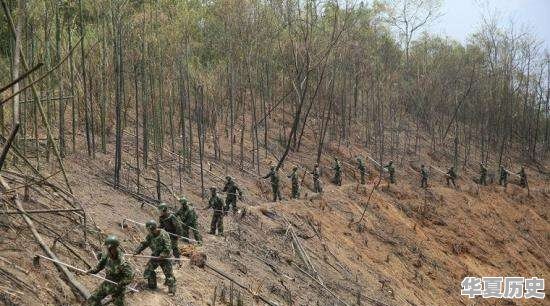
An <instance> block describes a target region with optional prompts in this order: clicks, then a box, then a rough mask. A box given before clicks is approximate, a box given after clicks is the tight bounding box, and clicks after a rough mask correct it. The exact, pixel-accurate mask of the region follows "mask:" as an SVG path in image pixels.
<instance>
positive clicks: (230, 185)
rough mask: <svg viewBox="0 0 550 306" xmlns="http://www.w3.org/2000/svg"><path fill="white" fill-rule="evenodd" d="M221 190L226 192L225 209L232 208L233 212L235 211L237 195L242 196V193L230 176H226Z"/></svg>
mask: <svg viewBox="0 0 550 306" xmlns="http://www.w3.org/2000/svg"><path fill="white" fill-rule="evenodd" d="M223 192H227V196H226V197H225V210H226V211H229V208H231V207H232V208H233V213H235V212H237V195H238V196H239V198H242V196H243V193H242V191H241V189H240V188H239V186H237V184H236V183H235V181H234V180H233V179H232V178H231V177H228V178H227V182H226V183H225V187H223Z"/></svg>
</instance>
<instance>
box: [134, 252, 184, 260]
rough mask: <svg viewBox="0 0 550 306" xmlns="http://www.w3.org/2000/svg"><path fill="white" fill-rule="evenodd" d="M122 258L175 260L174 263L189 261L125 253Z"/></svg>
mask: <svg viewBox="0 0 550 306" xmlns="http://www.w3.org/2000/svg"><path fill="white" fill-rule="evenodd" d="M124 256H129V257H137V258H151V259H165V260H175V261H190V259H189V258H175V257H168V258H164V257H159V256H149V255H139V254H130V253H126V254H124Z"/></svg>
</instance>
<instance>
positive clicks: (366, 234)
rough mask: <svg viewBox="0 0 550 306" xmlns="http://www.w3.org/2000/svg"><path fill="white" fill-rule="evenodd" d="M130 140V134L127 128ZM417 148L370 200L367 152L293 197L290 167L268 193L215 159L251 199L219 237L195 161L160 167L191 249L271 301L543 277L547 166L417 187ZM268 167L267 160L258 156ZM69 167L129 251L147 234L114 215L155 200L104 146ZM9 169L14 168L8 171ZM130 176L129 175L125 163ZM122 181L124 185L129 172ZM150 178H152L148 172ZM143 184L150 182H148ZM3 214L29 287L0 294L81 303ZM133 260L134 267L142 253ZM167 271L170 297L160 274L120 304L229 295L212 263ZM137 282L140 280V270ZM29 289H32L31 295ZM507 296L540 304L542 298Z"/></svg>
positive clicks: (460, 301) (102, 224)
mask: <svg viewBox="0 0 550 306" xmlns="http://www.w3.org/2000/svg"><path fill="white" fill-rule="evenodd" d="M127 141H128V143H131V139H130V138H128V139H127ZM125 144H126V142H125ZM346 151H347V152H346V153H339V151H338V149H337V147H334V148H332V149H330V148H329V152H332V154H333V155H334V156H339V157H340V158H341V160H343V161H344V162H346V163H352V162H353V160H352V159H350V158H349V156H348V155H349V154H353V156H355V155H357V154H368V152H367V151H364V150H363V149H361V148H360V147H355V146H354V147H349V148H346ZM125 153H127V154H125V155H124V159H125V160H126V159H127V160H128V162H130V161H131V158H132V156H131V153H130V152H125ZM308 156H309V154H308V150H307V149H304V150H303V152H302V153H299V152H298V153H293V154H292V155H291V160H294V161H303V162H302V163H301V165H303V166H305V167H307V168H309V169H311V167H312V165H311V161H310V159H309V158H308ZM419 156H421V157H422V161H423V162H424V163H426V164H430V163H432V162H433V161H432V160H431V159H430V158H429V157H428V154H426V153H422V154H420V155H419ZM165 158H167V156H165ZM419 159H420V157H419V158H415V159H411V160H408V159H406V158H403V159H402V160H401V161H400V162H399V163H398V167H397V185H392V186H391V187H390V188H389V189H387V186H386V183H385V181H382V183H381V184H380V186H379V187H378V188H377V189H376V190H375V191H374V193H373V195H372V198H371V199H370V201H369V203H368V205H365V204H366V203H367V201H368V198H369V194H370V192H371V190H372V188H373V187H374V185H376V184H377V182H378V175H377V172H376V168H375V167H374V166H373V164H369V165H368V166H369V167H368V168H369V171H370V173H371V175H370V177H369V180H368V182H367V184H366V185H365V186H359V185H358V184H357V183H356V180H355V179H354V176H355V174H353V173H352V172H351V171H350V166H347V165H346V166H345V176H344V183H343V185H342V186H341V187H337V186H334V185H332V184H330V183H329V180H330V175H331V171H329V170H328V169H329V168H330V164H329V160H328V159H327V162H326V163H323V168H324V170H323V181H324V182H325V193H323V194H322V195H321V196H319V195H316V194H314V193H312V192H311V191H310V189H309V188H310V187H312V186H311V185H312V183H311V178H310V177H309V176H305V179H304V185H303V186H302V198H301V199H299V200H288V195H289V193H290V184H289V182H288V179H286V178H285V179H283V181H284V183H283V186H284V187H283V194H284V196H285V197H286V198H287V199H285V200H284V201H282V202H279V203H276V204H272V203H271V202H269V199H270V197H271V195H270V194H269V192H270V188H269V185H268V182H267V180H262V179H258V177H257V176H255V175H252V171H250V170H247V171H246V172H243V171H239V170H238V168H236V167H230V166H229V165H228V164H227V163H223V164H222V163H219V162H217V161H215V160H214V159H211V160H210V162H211V165H212V172H205V181H206V186H210V185H216V186H219V187H221V186H220V184H221V183H220V179H219V178H217V177H216V176H220V177H223V176H224V175H225V174H226V173H227V174H231V175H232V176H233V177H234V178H235V179H236V181H237V182H238V183H239V184H240V186H241V187H242V188H243V190H244V192H245V201H244V203H242V202H240V203H239V204H240V205H241V207H243V208H245V209H246V210H245V212H244V213H243V214H241V215H235V216H234V215H231V214H230V215H229V216H228V217H226V218H225V221H224V222H225V229H226V230H225V236H224V237H218V236H212V235H208V234H206V232H207V231H208V229H209V224H210V212H209V211H204V210H202V208H204V207H205V205H206V204H205V201H204V200H201V198H200V179H198V178H199V174H198V172H197V171H198V167H195V166H194V167H193V170H194V171H193V173H192V176H188V175H184V176H183V183H182V186H183V188H182V190H179V182H178V179H177V178H175V177H174V172H173V171H174V167H175V166H174V167H171V166H170V163H163V164H162V167H161V168H162V175H161V177H162V180H163V183H164V184H165V185H166V186H168V187H169V188H170V189H171V190H173V191H174V193H176V194H178V195H179V194H183V195H185V196H186V197H188V199H190V201H191V202H192V203H193V204H194V205H195V207H196V208H197V212H198V213H199V219H200V229H201V231H202V232H203V233H205V234H204V237H205V243H204V246H198V247H196V249H195V251H200V252H204V253H205V254H206V255H207V258H208V259H207V262H208V263H209V264H210V265H212V266H214V267H217V268H218V269H220V270H222V271H224V272H225V273H227V274H228V275H230V276H231V277H233V278H234V279H236V280H237V281H239V282H240V283H241V284H245V286H248V287H249V288H250V290H252V291H254V292H258V293H261V294H262V295H263V296H266V297H268V298H269V299H270V300H272V301H274V302H276V303H277V304H278V305H290V304H292V305H333V304H334V305H338V304H339V303H346V304H347V305H443V304H447V305H471V303H472V301H471V300H468V299H467V298H465V297H460V295H459V293H460V281H461V280H462V279H463V278H464V277H465V276H489V275H502V276H515V275H521V276H526V277H527V276H538V277H542V278H547V277H548V272H549V264H550V262H549V260H548V254H547V251H546V250H547V249H548V246H549V245H550V241H549V239H550V238H549V236H548V233H549V231H550V224H549V220H548V204H549V203H550V200H549V197H550V190H549V189H548V186H549V185H548V177H547V176H544V175H542V174H540V173H539V172H538V171H537V170H535V169H534V168H532V167H529V168H528V172H529V175H530V181H529V182H530V195H527V191H526V190H524V189H521V188H520V187H519V186H517V185H516V184H514V183H511V184H509V185H508V188H507V189H506V190H503V188H502V187H500V186H496V185H495V184H492V185H490V186H487V187H478V186H477V185H475V184H474V183H473V182H472V181H471V180H470V179H469V177H472V176H474V175H475V173H473V172H472V171H471V170H467V171H465V172H463V173H461V174H460V179H459V180H458V185H459V189H458V190H454V189H452V188H448V187H446V186H445V184H444V178H443V177H442V176H441V175H438V174H437V172H435V171H433V172H432V178H431V180H430V182H429V184H430V187H429V188H428V189H427V190H426V191H424V190H422V189H420V188H418V186H419V183H418V173H417V169H418V168H419V167H418V165H419V163H420V161H419ZM266 162H267V161H266ZM434 163H435V162H434ZM439 163H441V159H439ZM287 164H292V163H287ZM267 166H268V164H267V163H266V164H265V166H263V167H262V169H267ZM65 167H66V169H67V170H68V176H69V178H70V184H71V186H72V189H73V191H74V195H75V198H76V199H78V202H79V203H80V204H81V205H82V207H83V209H84V210H85V211H86V214H87V216H88V220H89V221H88V222H90V223H91V224H93V225H94V226H95V227H96V230H97V231H99V232H101V234H98V233H95V232H94V231H93V230H90V231H89V234H88V237H89V238H88V239H89V240H88V242H89V244H90V247H91V249H93V250H94V252H99V251H101V247H100V246H101V240H102V239H103V238H102V237H104V235H105V234H111V233H113V234H116V235H118V236H119V237H121V239H122V241H123V242H122V246H123V247H124V248H125V249H126V250H127V251H130V250H133V249H134V248H135V247H136V245H137V244H138V243H139V241H140V239H142V238H143V237H144V229H143V228H140V227H139V226H136V225H134V224H131V223H128V222H126V224H128V226H126V227H125V228H122V227H121V223H122V221H123V218H129V219H133V220H137V221H140V222H144V221H146V220H148V219H151V218H156V216H157V212H156V209H155V208H153V207H150V206H149V205H142V203H141V201H138V200H137V199H135V198H134V197H132V196H130V195H128V194H127V193H125V192H123V191H119V190H115V189H114V188H113V187H112V186H110V184H108V183H107V182H108V181H109V180H110V179H111V178H110V173H111V168H112V166H111V156H109V155H103V154H96V158H95V159H90V158H88V157H87V156H85V155H82V154H73V155H71V156H69V157H68V158H66V159H65ZM222 167H227V172H226V171H220V169H222ZM288 169H289V167H288V166H287V167H285V169H283V170H281V171H280V174H281V177H283V174H285V175H286V173H287V172H289V170H288ZM149 172H150V173H149ZM123 173H124V172H123ZM142 175H143V176H145V177H147V176H150V177H154V171H153V170H152V169H150V170H149V171H148V173H144V174H142ZM7 177H8V178H9V177H11V176H10V174H8V175H7ZM128 177H130V178H131V177H132V176H131V175H130V174H129V173H128ZM53 180H54V181H55V177H54V179H53ZM142 180H143V179H142ZM122 184H123V185H124V184H126V178H125V176H124V175H123V179H122ZM145 184H146V185H149V187H154V184H153V183H151V182H148V181H147V180H145ZM41 188H45V189H47V188H48V187H47V186H42V187H41ZM142 188H143V189H144V190H147V189H146V187H145V186H142ZM162 189H163V194H162V196H163V199H165V201H167V202H168V203H170V205H171V206H172V207H174V208H176V204H175V203H176V201H175V200H174V199H173V198H172V197H171V196H170V195H169V192H168V189H167V188H165V187H163V188H162ZM39 190H41V189H38V188H37V189H36V190H34V191H33V190H32V189H31V190H30V199H29V201H26V202H25V208H26V209H35V208H38V207H39V206H40V205H42V206H48V207H54V206H60V204H59V203H60V199H59V198H56V193H52V195H51V196H50V195H49V194H47V193H44V192H42V195H41V194H39V193H37V191H39ZM151 192H152V190H151V191H145V193H151ZM152 193H154V192H152ZM11 195H12V194H10V193H7V194H4V195H3V198H4V203H5V205H7V206H5V207H9V205H10V201H9V200H8V199H9V197H10V196H11ZM50 197H51V198H50ZM7 198H8V199H7ZM48 198H50V200H49V202H47V199H48ZM40 203H41V204H40ZM363 212H364V216H363V218H362V219H361V216H362V214H363ZM35 216H36V215H35ZM37 218H38V220H41V222H44V223H45V224H47V225H49V226H51V227H53V228H54V229H55V230H59V232H64V233H65V235H66V238H65V237H63V238H61V241H63V240H65V241H66V242H65V243H67V244H69V245H70V246H72V249H73V251H75V252H76V253H78V254H79V256H80V257H81V258H83V260H85V261H87V262H88V263H90V264H93V263H94V262H95V261H94V259H93V255H92V253H93V252H90V251H86V250H85V248H83V245H82V243H81V241H80V240H81V237H82V236H81V234H79V233H78V231H76V230H75V231H73V230H72V228H71V230H69V228H68V227H67V226H68V225H67V224H65V223H64V222H68V221H66V220H65V219H64V218H62V217H60V216H56V215H54V216H46V215H40V216H39V217H37ZM90 220H93V221H90ZM2 225H3V227H4V228H5V232H6V235H4V236H3V238H2V250H3V251H2V255H1V256H2V263H1V265H2V271H6V270H7V271H10V273H13V274H15V275H16V276H17V277H18V278H19V279H21V280H22V281H23V282H24V283H26V284H28V285H30V288H33V289H32V290H31V289H30V288H26V287H25V286H24V285H22V284H21V285H17V284H15V283H12V282H11V281H9V280H8V283H3V284H2V288H5V287H6V286H8V288H14V285H15V288H16V290H13V291H9V290H11V289H7V288H6V289H5V290H4V291H3V293H2V298H3V300H4V302H5V303H6V304H7V305H43V303H46V304H48V305H59V304H70V305H73V304H76V303H77V301H76V300H75V297H74V296H73V295H72V294H71V293H70V290H68V289H67V287H66V285H64V284H63V282H62V281H60V280H59V279H58V273H57V272H56V271H55V269H54V268H53V266H52V265H51V264H50V263H47V262H45V261H43V260H42V261H41V263H40V266H39V267H36V266H33V265H32V258H33V256H34V255H35V254H41V250H40V248H39V247H38V246H37V245H36V244H35V243H34V241H33V239H32V236H30V233H29V231H28V228H26V227H25V226H24V225H23V223H22V221H21V219H20V218H19V217H17V216H10V217H9V218H8V219H6V218H4V219H3V222H2ZM39 229H40V231H41V232H42V233H43V235H44V236H45V239H46V240H47V241H48V243H49V244H52V243H53V244H54V245H55V244H56V243H54V242H53V240H54V237H55V236H51V234H50V233H47V232H45V231H47V229H46V228H45V227H41V226H39ZM292 232H293V233H295V236H293V235H292ZM292 237H295V238H296V239H298V240H299V241H300V243H301V245H302V246H303V249H304V250H305V252H306V254H307V256H308V257H309V260H310V261H311V264H312V266H313V267H314V269H315V270H316V272H317V275H316V276H313V275H311V274H310V276H308V275H307V274H309V273H312V272H311V271H308V267H307V266H306V265H305V264H304V262H303V261H302V260H301V259H300V257H299V256H298V255H297V250H296V244H295V243H293V238H292ZM183 245H184V244H183V243H181V246H182V247H183ZM78 246H80V247H78ZM55 249H56V252H58V253H57V254H58V256H59V257H60V259H62V260H64V261H67V262H69V263H72V264H74V265H76V266H79V267H83V262H82V261H81V260H78V259H76V257H75V255H74V254H71V253H70V252H69V251H68V249H67V248H63V247H62V246H59V245H57V246H56V247H55ZM130 260H131V262H132V264H133V266H134V267H135V269H136V271H138V275H139V276H141V272H142V271H143V267H144V265H145V261H144V260H142V259H138V260H135V259H134V258H132V259H130ZM13 264H15V265H13ZM21 269H23V270H24V271H25V273H22V270H21ZM20 270H21V271H20ZM308 272H309V273H308ZM175 273H176V278H177V281H178V293H177V295H176V296H175V297H170V296H168V295H167V292H166V288H165V287H163V286H161V287H160V288H161V289H159V290H158V291H157V292H149V291H147V290H145V291H142V292H140V293H137V294H129V298H128V300H129V305H182V304H183V305H208V304H211V303H212V299H213V297H214V291H215V290H216V292H217V303H218V304H219V303H220V300H221V299H222V297H221V291H222V288H223V290H224V292H225V298H226V300H228V301H229V298H230V297H229V296H230V291H231V289H230V288H231V285H230V282H229V281H227V280H226V279H223V278H221V277H220V276H219V275H217V274H216V273H214V272H213V271H212V270H210V269H207V268H205V269H201V268H198V267H195V266H191V265H189V264H188V263H185V264H183V266H182V267H180V268H178V269H177V270H176V272H175ZM306 273H307V274H306ZM312 277H313V278H312ZM77 278H78V280H79V281H81V282H82V283H83V284H85V285H86V287H88V288H89V289H92V288H93V287H94V286H96V285H97V284H98V282H97V280H96V279H93V278H90V277H86V276H77ZM314 279H315V280H314ZM135 282H144V280H143V279H142V278H141V277H136V279H135ZM233 288H234V300H235V301H236V296H237V292H239V294H240V295H241V296H242V298H243V299H244V302H245V303H244V304H245V305H249V304H251V303H252V302H251V295H250V294H249V293H247V292H245V291H243V290H239V288H237V286H236V285H233ZM28 291H31V292H34V293H33V294H28ZM62 292H63V293H62ZM10 303H11V304H10ZM235 303H236V302H235ZM476 303H477V304H478V305H500V304H499V302H497V301H495V300H481V299H477V300H476ZM511 303H515V304H516V305H544V304H545V301H541V300H533V299H532V300H517V301H514V302H511ZM259 305H261V303H260V304H259ZM509 305H511V304H509Z"/></svg>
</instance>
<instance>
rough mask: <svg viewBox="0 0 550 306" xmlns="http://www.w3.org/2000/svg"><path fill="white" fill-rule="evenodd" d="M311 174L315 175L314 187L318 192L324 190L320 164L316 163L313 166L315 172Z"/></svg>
mask: <svg viewBox="0 0 550 306" xmlns="http://www.w3.org/2000/svg"><path fill="white" fill-rule="evenodd" d="M311 175H312V176H313V189H314V191H315V192H317V193H321V192H323V186H322V184H321V171H319V165H315V167H314V168H313V172H311Z"/></svg>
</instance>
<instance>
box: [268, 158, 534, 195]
mask: <svg viewBox="0 0 550 306" xmlns="http://www.w3.org/2000/svg"><path fill="white" fill-rule="evenodd" d="M383 169H384V170H385V171H387V172H388V180H389V183H390V184H395V166H394V164H393V160H390V161H389V163H388V164H387V165H384V166H383ZM331 170H333V171H334V176H333V179H332V183H333V184H335V185H337V186H341V185H342V166H341V164H340V161H339V160H338V158H336V157H335V158H334V163H333V166H332V167H331ZM357 170H358V171H359V175H360V183H361V184H362V185H364V184H365V183H366V175H367V167H366V166H365V163H364V161H363V160H362V159H361V158H360V157H357ZM442 173H443V174H444V175H445V180H446V182H447V186H450V185H451V184H452V185H453V187H454V188H456V182H455V181H456V179H457V178H458V175H457V173H456V171H455V169H454V167H452V166H451V167H450V168H449V169H448V170H447V172H442ZM509 173H511V172H510V171H508V170H506V169H505V168H504V166H500V180H499V184H500V185H502V186H504V187H506V186H507V184H508V174H509ZM309 174H311V175H312V177H313V186H314V192H316V193H321V192H323V188H322V183H321V178H320V177H321V174H320V171H319V165H318V164H315V166H314V168H313V171H312V172H310V173H309ZM513 174H516V175H518V176H519V178H520V181H519V184H520V186H521V187H523V188H526V187H527V174H526V172H525V168H524V167H523V166H522V167H521V170H520V171H519V172H518V173H513ZM287 177H288V178H289V179H291V182H292V192H291V194H292V196H291V198H293V199H297V198H299V197H300V185H301V184H300V178H299V175H298V167H297V166H294V167H293V168H292V172H291V173H290V174H289V175H288V176H287ZM263 178H264V179H268V178H269V179H270V181H271V189H272V193H273V202H276V201H277V200H282V199H283V198H282V196H281V190H280V188H279V175H278V171H277V169H276V167H275V166H271V169H270V171H269V173H268V174H267V175H265V176H264V177H263ZM428 178H429V172H428V170H427V169H426V166H424V165H421V167H420V187H421V188H427V187H428ZM477 183H478V184H480V185H487V168H486V167H485V165H484V164H483V163H481V164H480V173H479V179H478V180H477Z"/></svg>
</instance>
